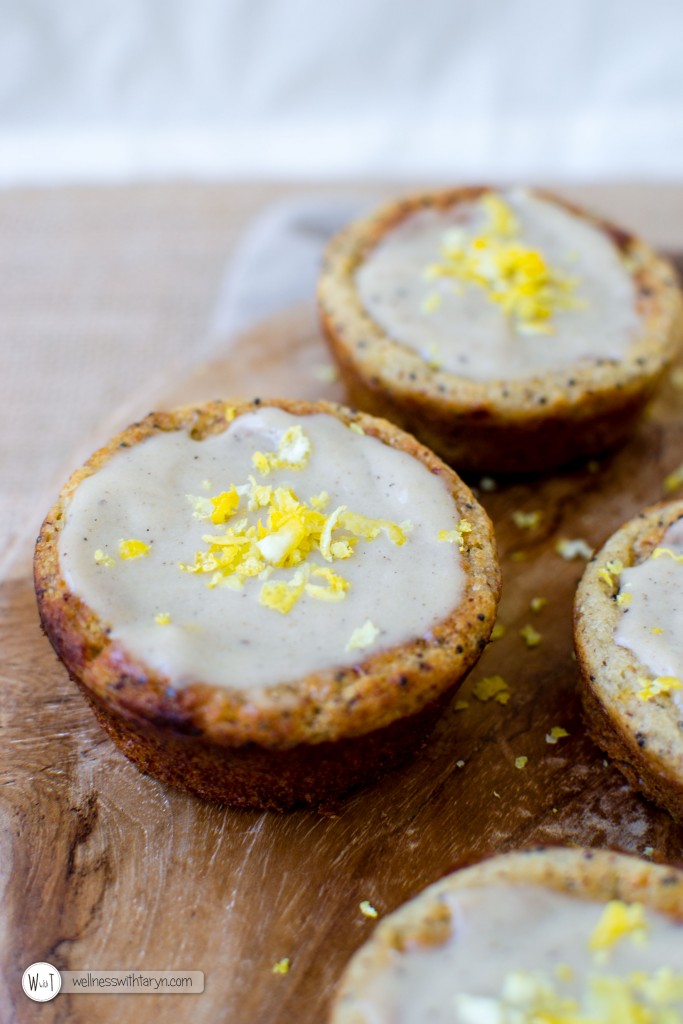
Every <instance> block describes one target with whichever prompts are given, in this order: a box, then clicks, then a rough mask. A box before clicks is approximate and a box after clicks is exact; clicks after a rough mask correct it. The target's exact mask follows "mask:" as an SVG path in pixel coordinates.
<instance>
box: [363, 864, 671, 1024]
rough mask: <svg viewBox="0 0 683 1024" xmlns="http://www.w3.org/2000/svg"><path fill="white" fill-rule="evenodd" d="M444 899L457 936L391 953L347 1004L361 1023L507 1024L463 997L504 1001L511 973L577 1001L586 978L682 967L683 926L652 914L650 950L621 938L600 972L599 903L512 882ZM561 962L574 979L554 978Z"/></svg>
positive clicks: (649, 919) (648, 914)
mask: <svg viewBox="0 0 683 1024" xmlns="http://www.w3.org/2000/svg"><path fill="white" fill-rule="evenodd" d="M442 898H443V901H444V902H445V904H446V906H447V907H448V909H449V911H450V914H451V935H450V937H449V938H447V939H446V941H444V942H443V943H442V944H441V945H434V946H424V945H418V944H417V943H413V944H411V945H409V946H408V948H407V949H406V950H405V951H404V952H399V951H398V950H392V951H390V952H389V953H388V956H387V963H386V965H385V967H384V969H383V970H381V971H377V972H375V973H374V974H373V975H372V977H371V979H370V980H369V981H368V982H367V984H366V985H365V987H364V989H363V991H361V992H357V993H355V998H354V999H353V1000H350V1001H349V1003H348V1004H345V1005H348V1007H349V1009H355V1010H356V1011H357V1015H358V1016H357V1017H353V1020H354V1021H357V1022H358V1024H470V1021H471V1020H473V1019H476V1020H477V1022H478V1024H485V1022H486V1024H488V1022H493V1021H496V1022H498V1021H500V1020H503V1021H504V1022H505V1024H507V1021H508V1019H509V1018H508V1017H505V1018H496V1017H495V1016H492V1015H491V1010H490V1009H489V1015H488V1016H477V1017H475V1018H473V1017H472V1016H470V1015H469V1014H468V1013H467V1012H466V1010H465V1008H464V1007H463V1008H462V1009H458V1007H459V1005H461V1006H462V1004H461V1003H459V1000H458V997H462V996H474V997H488V999H498V998H499V997H500V995H501V991H502V989H503V985H504V982H505V979H506V977H507V976H508V975H509V974H510V973H511V972H513V971H521V972H534V973H541V974H542V975H545V976H546V978H547V980H548V981H550V982H551V983H552V984H553V987H554V988H555V989H556V990H557V991H558V992H561V993H562V994H563V995H565V996H567V997H569V998H578V999H580V998H581V994H582V993H583V992H584V991H585V989H586V985H587V981H588V979H589V977H590V976H591V975H595V974H600V972H604V973H607V974H611V975H616V976H617V977H625V976H627V975H628V974H630V973H631V972H632V971H637V970H641V971H650V972H654V971H655V970H657V969H658V968H661V967H664V966H668V967H670V968H672V969H675V970H678V971H680V970H681V969H682V968H683V926H681V925H680V924H677V923H675V922H674V921H673V920H671V919H669V918H667V917H665V916H664V915H662V914H657V913H655V912H650V911H647V912H646V919H647V922H648V939H647V941H646V943H645V944H644V945H640V944H637V943H636V942H634V941H633V938H632V936H624V937H623V938H621V939H619V940H618V941H617V942H616V943H615V945H614V946H613V947H612V948H611V949H610V950H609V952H608V957H607V962H606V963H605V964H604V965H600V964H599V962H598V963H596V956H595V953H594V952H593V951H591V950H590V949H589V945H588V943H589V938H590V936H591V935H592V933H593V931H594V929H595V926H596V924H597V922H598V920H599V918H600V916H601V914H602V912H603V910H604V905H603V904H601V903H598V902H594V901H590V900H582V899H577V898H574V897H570V896H567V895H565V894H564V893H560V892H556V891H554V890H552V889H548V888H545V887H543V886H539V885H531V884H519V885H512V884H509V883H498V884H492V885H489V886H486V887H481V888H474V887H472V888H464V889H461V890H459V891H457V892H456V891H451V892H450V893H448V894H446V895H445V896H444V897H442ZM560 965H566V966H568V967H569V968H570V969H571V970H572V972H573V975H574V977H573V980H571V981H560V980H558V979H557V977H556V975H555V973H554V970H555V968H557V967H558V966H560ZM470 1007H471V1004H470ZM679 1008H680V1010H681V1011H683V1002H682V1003H681V1004H680V1005H679ZM484 1009H485V1008H484V1007H482V1006H481V1005H480V1006H479V1010H480V1012H482V1013H483V1012H484ZM515 1019H518V1018H515ZM521 1019H523V1020H526V1018H521Z"/></svg>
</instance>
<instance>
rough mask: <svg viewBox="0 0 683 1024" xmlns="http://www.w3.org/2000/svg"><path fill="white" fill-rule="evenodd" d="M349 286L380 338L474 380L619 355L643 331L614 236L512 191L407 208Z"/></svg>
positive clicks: (562, 209) (522, 191) (531, 196)
mask: <svg viewBox="0 0 683 1024" xmlns="http://www.w3.org/2000/svg"><path fill="white" fill-rule="evenodd" d="M356 286H357V288H358V294H359V296H360V299H361V302H362V303H363V305H364V307H365V308H366V310H367V312H368V313H369V314H370V316H371V317H372V318H373V320H375V322H376V323H377V324H379V325H380V326H381V327H382V328H383V329H384V330H385V331H386V332H387V334H388V335H389V336H390V337H392V338H393V339H395V340H396V341H399V342H401V343H403V344H404V345H406V346H408V347H409V348H411V349H413V350H414V351H416V352H418V353H419V354H420V355H421V356H422V358H423V359H425V360H426V361H427V362H428V363H431V364H432V365H433V366H434V367H435V368H436V367H438V368H442V369H444V370H446V371H450V372H453V373H457V374H460V375H462V376H463V377H467V378H470V379H472V380H481V381H483V380H491V379H496V378H500V377H504V378H507V379H515V378H520V377H529V376H537V375H539V374H542V373H546V372H548V371H551V370H560V369H562V368H564V367H567V366H571V365H572V364H575V363H581V362H582V361H585V360H595V359H619V358H620V357H621V356H622V355H623V353H624V352H625V350H626V349H627V348H628V346H629V345H630V344H631V343H632V341H633V340H634V339H635V338H636V337H637V335H638V333H639V331H640V330H641V329H642V325H641V317H640V314H639V312H638V311H637V308H636V289H635V284H634V281H633V277H632V274H631V272H630V268H629V267H628V265H627V263H626V261H625V259H624V254H623V253H622V252H621V251H620V250H619V248H618V247H617V245H616V244H615V243H614V241H613V239H612V237H610V235H609V234H608V233H607V232H605V231H604V230H601V229H600V228H599V227H598V226H597V225H596V224H594V223H592V222H591V221H589V220H587V219H586V218H583V217H579V216H577V215H576V214H575V213H573V212H572V211H570V210H569V209H567V208H566V207H564V206H561V205H559V204H558V203H556V202H550V201H549V200H548V199H547V198H543V197H541V196H540V195H535V194H534V193H532V192H529V191H528V190H525V189H521V188H517V189H512V190H509V191H506V192H503V193H494V192H486V193H484V194H483V195H481V196H479V197H477V198H470V199H466V200H465V201H463V202H459V203H455V204H454V205H451V206H447V207H443V208H440V207H436V206H430V207H426V208H422V209H417V210H414V211H413V212H411V213H409V214H408V215H407V216H406V217H404V218H402V219H401V220H400V221H399V222H398V223H397V224H395V225H394V226H392V227H391V228H390V229H389V230H388V231H387V232H386V233H385V234H384V235H383V236H382V238H381V239H380V241H379V242H378V244H377V245H376V246H375V247H374V248H373V249H372V250H371V251H370V252H369V253H368V254H367V256H366V257H365V259H364V260H363V262H362V263H361V264H360V266H359V267H358V269H357V271H356Z"/></svg>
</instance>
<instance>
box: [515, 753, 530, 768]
mask: <svg viewBox="0 0 683 1024" xmlns="http://www.w3.org/2000/svg"><path fill="white" fill-rule="evenodd" d="M528 763H529V758H528V757H527V756H526V754H522V755H521V756H520V757H516V758H515V768H519V770H520V771H521V770H522V768H526V766H527V764H528Z"/></svg>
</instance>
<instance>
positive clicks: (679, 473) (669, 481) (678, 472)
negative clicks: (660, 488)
mask: <svg viewBox="0 0 683 1024" xmlns="http://www.w3.org/2000/svg"><path fill="white" fill-rule="evenodd" d="M682 485H683V463H681V465H680V466H678V467H677V469H674V471H673V472H672V473H669V475H668V476H666V477H664V490H665V491H666V493H667V494H670V493H671V492H672V491H677V490H678V488H679V487H681V486H682Z"/></svg>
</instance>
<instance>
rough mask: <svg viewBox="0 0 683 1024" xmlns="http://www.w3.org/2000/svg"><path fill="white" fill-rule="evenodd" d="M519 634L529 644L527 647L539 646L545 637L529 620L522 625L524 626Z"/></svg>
mask: <svg viewBox="0 0 683 1024" xmlns="http://www.w3.org/2000/svg"><path fill="white" fill-rule="evenodd" d="M519 635H520V636H521V638H522V640H523V641H524V643H525V644H526V645H527V647H538V645H539V644H540V642H541V640H542V639H543V637H542V636H541V634H540V633H539V632H538V630H537V629H534V627H533V626H532V625H531V623H529V622H527V624H526V626H522V628H521V629H520V631H519Z"/></svg>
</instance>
